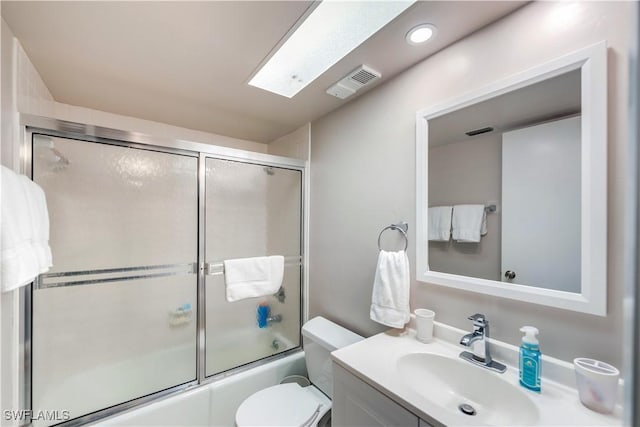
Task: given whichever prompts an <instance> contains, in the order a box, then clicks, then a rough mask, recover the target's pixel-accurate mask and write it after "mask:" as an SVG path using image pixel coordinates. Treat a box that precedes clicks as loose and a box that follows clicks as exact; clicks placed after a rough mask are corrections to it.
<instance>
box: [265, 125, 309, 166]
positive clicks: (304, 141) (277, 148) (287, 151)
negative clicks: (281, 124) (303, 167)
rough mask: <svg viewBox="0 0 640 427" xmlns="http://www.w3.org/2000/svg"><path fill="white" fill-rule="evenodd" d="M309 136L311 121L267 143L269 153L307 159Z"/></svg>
mask: <svg viewBox="0 0 640 427" xmlns="http://www.w3.org/2000/svg"><path fill="white" fill-rule="evenodd" d="M310 137H311V123H307V124H305V125H302V126H300V127H299V128H298V129H296V130H294V131H293V132H290V133H288V134H286V135H284V136H281V137H280V138H278V139H276V140H274V141H271V142H270V143H269V145H268V152H269V154H274V155H276V156H286V157H293V158H295V159H301V160H309V148H310V147H309V142H310V141H309V138H310Z"/></svg>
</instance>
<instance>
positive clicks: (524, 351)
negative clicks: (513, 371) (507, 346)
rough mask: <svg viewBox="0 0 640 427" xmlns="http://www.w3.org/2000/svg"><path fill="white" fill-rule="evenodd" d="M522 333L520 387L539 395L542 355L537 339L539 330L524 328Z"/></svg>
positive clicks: (521, 330) (530, 327)
mask: <svg viewBox="0 0 640 427" xmlns="http://www.w3.org/2000/svg"><path fill="white" fill-rule="evenodd" d="M520 332H524V337H522V344H521V345H520V385H521V386H522V387H525V388H528V389H529V390H532V391H537V392H538V393H539V392H540V371H541V363H542V353H540V345H539V344H538V339H537V338H536V335H537V334H538V329H537V328H534V327H533V326H523V327H522V328H520Z"/></svg>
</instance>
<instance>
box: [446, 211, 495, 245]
mask: <svg viewBox="0 0 640 427" xmlns="http://www.w3.org/2000/svg"><path fill="white" fill-rule="evenodd" d="M451 227H452V236H453V239H454V240H457V241H458V242H471V243H477V242H479V241H480V237H481V236H484V235H485V234H487V213H486V211H485V209H484V205H455V206H454V207H453V218H452V220H451Z"/></svg>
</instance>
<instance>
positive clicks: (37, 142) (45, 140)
mask: <svg viewBox="0 0 640 427" xmlns="http://www.w3.org/2000/svg"><path fill="white" fill-rule="evenodd" d="M33 145H34V147H41V148H46V149H48V150H50V151H51V153H52V154H53V163H54V164H55V166H54V167H55V168H56V169H61V168H65V167H67V166H69V159H67V158H66V157H65V156H64V155H63V154H62V153H61V152H60V151H59V150H58V149H57V148H56V147H55V145H54V144H53V139H52V138H49V137H47V136H44V135H34V136H33Z"/></svg>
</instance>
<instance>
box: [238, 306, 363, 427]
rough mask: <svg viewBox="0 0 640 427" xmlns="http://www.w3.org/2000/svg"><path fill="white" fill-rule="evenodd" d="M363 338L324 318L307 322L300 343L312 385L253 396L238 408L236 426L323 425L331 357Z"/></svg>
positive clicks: (292, 385) (271, 389)
mask: <svg viewBox="0 0 640 427" xmlns="http://www.w3.org/2000/svg"><path fill="white" fill-rule="evenodd" d="M362 339H363V338H362V337H361V336H360V335H358V334H355V333H353V332H351V331H350V330H348V329H345V328H343V327H342V326H339V325H336V324H335V323H333V322H331V321H329V320H327V319H325V318H323V317H314V318H313V319H311V320H309V321H308V322H307V323H305V324H304V326H303V327H302V340H303V344H304V353H305V356H304V357H305V361H306V363H307V371H308V372H309V380H311V385H310V386H307V387H301V386H300V385H299V384H297V383H285V384H279V385H275V386H272V387H267V388H265V389H263V390H260V391H258V392H256V393H254V394H252V395H251V396H249V397H247V398H246V399H245V400H244V401H243V402H242V403H241V404H240V406H239V407H238V410H237V411H236V426H238V427H248V426H280V427H285V426H287V427H289V426H295V427H315V426H318V425H319V422H320V421H321V420H323V423H324V422H325V420H327V419H328V417H325V415H326V414H327V413H328V412H329V411H330V410H331V394H332V392H333V378H332V373H331V355H330V354H331V352H332V351H334V350H336V349H339V348H342V347H345V346H347V345H349V344H353V343H355V342H358V341H360V340H362ZM320 425H322V424H320Z"/></svg>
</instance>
